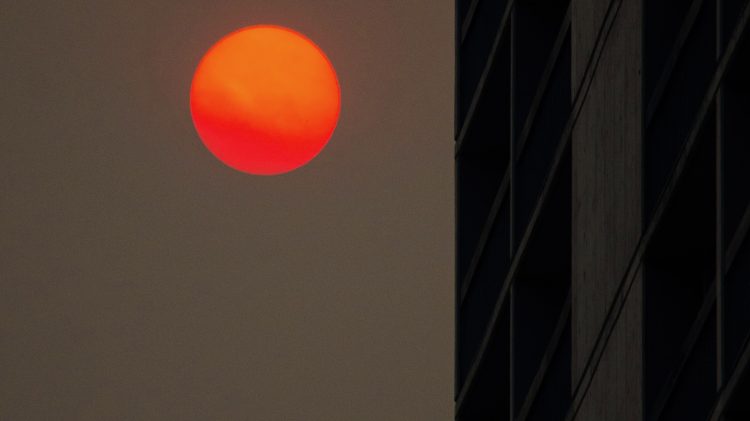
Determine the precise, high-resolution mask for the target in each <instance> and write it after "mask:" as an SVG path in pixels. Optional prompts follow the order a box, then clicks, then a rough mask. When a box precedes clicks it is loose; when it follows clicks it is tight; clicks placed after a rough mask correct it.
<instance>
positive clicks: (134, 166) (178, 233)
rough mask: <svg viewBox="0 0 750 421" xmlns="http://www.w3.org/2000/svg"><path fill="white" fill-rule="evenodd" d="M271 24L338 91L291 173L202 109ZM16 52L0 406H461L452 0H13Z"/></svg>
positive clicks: (342, 411)
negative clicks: (232, 147) (205, 137)
mask: <svg viewBox="0 0 750 421" xmlns="http://www.w3.org/2000/svg"><path fill="white" fill-rule="evenodd" d="M259 23H268V24H277V25H284V26H288V27H291V28H293V29H296V30H298V31H300V32H302V33H304V34H306V35H307V36H308V37H310V38H311V39H313V40H314V41H315V42H316V43H317V44H318V45H320V46H321V47H322V48H323V49H324V51H326V53H327V54H328V56H329V58H330V59H331V61H332V63H333V64H334V66H335V67H336V70H337V72H338V76H339V79H340V84H341V89H342V114H341V119H340V122H339V125H338V129H337V130H336V133H335V134H334V136H333V138H332V140H331V141H330V143H329V144H328V146H327V148H326V149H325V150H324V151H323V152H322V153H321V154H320V155H319V156H318V157H317V158H316V159H315V160H314V161H313V162H312V163H310V164H309V165H307V166H306V167H303V168H302V169H300V170H297V171H295V172H293V173H290V174H286V175H282V176H277V177H256V176H250V175H246V174H242V173H239V172H236V171H233V170H230V169H229V168H227V167H225V166H224V165H223V164H221V163H220V162H219V161H217V160H216V159H215V158H214V157H213V156H212V155H211V154H210V153H209V152H208V151H207V150H206V149H205V148H204V147H203V146H202V144H201V142H200V141H199V139H198V137H197V135H196V134H195V132H194V129H193V127H192V123H191V120H190V116H189V110H188V90H189V85H190V80H191V77H192V74H193V71H194V69H195V66H196V65H197V63H198V61H199V59H200V57H201V56H202V54H203V53H204V52H205V51H206V50H207V49H208V48H209V47H210V46H211V45H212V44H213V43H214V42H215V41H217V40H218V39H219V38H220V37H222V36H223V35H225V34H227V33H228V32H230V31H232V30H235V29H238V28H240V27H243V26H247V25H252V24H259ZM0 57H2V63H1V64H0V82H1V83H2V95H0V129H1V130H2V140H1V142H0V148H1V149H0V150H1V153H0V174H1V175H2V177H0V183H1V184H0V186H1V190H0V193H1V194H2V200H1V201H0V228H1V230H2V235H0V373H1V374H0V419H3V420H5V419H8V420H19V419H24V420H27V419H29V420H33V419H76V420H109V419H128V420H171V419H174V420H177V419H179V420H209V419H252V420H377V421H383V420H388V421H390V420H438V419H446V420H447V419H450V418H451V414H452V393H453V381H452V375H453V363H452V352H453V345H452V343H453V342H452V338H453V298H452V293H453V286H452V285H453V205H452V200H453V199H452V194H453V180H452V178H453V169H452V168H453V161H452V151H453V141H452V134H451V131H452V125H453V123H452V118H453V115H452V109H453V106H452V95H453V92H452V86H453V82H452V72H453V1H451V0H441V1H435V0H392V1H391V0H389V1H385V0H381V1H377V0H373V1H364V0H362V1H354V0H349V1H344V0H337V1H334V0H306V1H303V0H296V1H295V0H263V1H261V0H242V1H240V0H212V1H199V0H180V1H177V0H161V1H155V0H129V1H124V0H121V1H117V2H115V1H102V0H97V1H94V0H66V1H58V0H49V1H41V0H39V1H34V0H27V1H10V0H9V1H4V2H3V4H2V6H1V7H0Z"/></svg>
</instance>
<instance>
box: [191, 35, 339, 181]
mask: <svg viewBox="0 0 750 421" xmlns="http://www.w3.org/2000/svg"><path fill="white" fill-rule="evenodd" d="M190 112H191V115H192V118H193V124H194V125H195V129H196V131H197V132H198V135H199V136H200V138H201V140H202V141H203V143H204V144H205V146H206V148H208V150H209V151H211V153H212V154H213V155H214V156H216V158H218V159H219V160H220V161H222V162H223V163H225V164H226V165H228V166H229V167H231V168H234V169H236V170H239V171H242V172H246V173H250V174H257V175H275V174H282V173H286V172H289V171H292V170H294V169H296V168H299V167H301V166H303V165H305V164H306V163H308V162H310V160H312V159H313V158H314V157H315V156H316V155H318V153H319V152H320V151H321V150H322V149H323V147H325V145H326V144H327V143H328V140H329V139H330V138H331V135H332V134H333V131H334V129H335V128H336V124H337V123H338V119H339V114H340V112H341V92H340V89H339V84H338V78H337V76H336V71H335V70H334V68H333V65H332V64H331V62H330V61H329V60H328V57H326V55H325V53H323V51H322V50H321V49H320V48H319V47H318V46H317V45H315V43H313V42H312V41H311V40H309V39H308V38H307V37H305V36H304V35H302V34H300V33H298V32H295V31H293V30H291V29H287V28H283V27H279V26H270V25H262V26H250V27H246V28H243V29H240V30H238V31H235V32H232V33H231V34H229V35H227V36H225V37H224V38H222V39H220V40H219V41H218V42H217V43H216V44H214V45H213V46H212V47H211V48H210V49H209V50H208V52H207V53H206V54H205V56H203V59H202V60H201V61H200V63H199V64H198V67H197V69H196V70H195V75H194V76H193V82H192V85H191V87H190Z"/></svg>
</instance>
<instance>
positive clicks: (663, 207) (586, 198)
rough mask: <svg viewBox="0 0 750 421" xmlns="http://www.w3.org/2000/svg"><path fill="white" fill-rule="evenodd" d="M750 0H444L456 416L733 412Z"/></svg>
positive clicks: (745, 327) (743, 375)
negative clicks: (447, 7)
mask: <svg viewBox="0 0 750 421" xmlns="http://www.w3.org/2000/svg"><path fill="white" fill-rule="evenodd" d="M748 3H749V2H748V1H747V0H691V1H681V0H668V1H662V2H649V1H641V0H610V1H605V2H600V1H594V0H570V1H568V0H554V1H539V0H515V1H513V0H507V1H489V0H458V1H457V2H456V127H455V139H456V150H455V159H456V215H457V219H456V223H457V227H456V230H457V236H456V259H457V262H456V372H455V377H456V392H455V399H456V414H455V417H456V419H457V420H483V419H513V420H553V419H567V420H573V419H581V420H601V419H607V420H642V419H648V420H686V419H696V420H703V419H715V420H718V419H724V420H744V419H750V404H749V403H748V402H747V400H746V399H745V400H743V399H742V397H743V396H750V389H748V388H750V386H749V385H748V383H750V369H749V368H748V365H750V307H748V306H746V305H743V303H745V304H746V303H747V302H748V301H750V263H748V262H750V241H747V240H746V238H747V236H748V235H747V234H748V229H749V228H750V190H748V189H747V188H746V181H743V180H748V179H750V144H748V142H747V141H746V139H748V138H749V137H750V127H748V126H747V125H746V124H743V123H744V122H743V120H742V119H743V116H747V115H748V113H749V112H750V90H748V87H749V84H748V82H747V81H746V80H747V78H746V76H744V77H743V75H747V74H750V46H749V45H750V42H747V41H745V38H747V36H746V33H747V32H748V31H747V30H746V26H747V24H748V17H749V16H750V7H748Z"/></svg>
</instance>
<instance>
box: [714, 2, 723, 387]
mask: <svg viewBox="0 0 750 421" xmlns="http://www.w3.org/2000/svg"><path fill="white" fill-rule="evenodd" d="M722 3H723V0H716V62H718V61H719V60H720V59H721V56H722V53H723V50H724V48H723V36H722V32H723V25H722V21H723V8H722V5H723V4H722ZM722 90H723V87H722V86H721V85H720V86H719V88H718V90H717V91H716V97H715V107H716V139H715V141H716V180H715V182H716V227H715V229H716V245H715V249H716V390H717V391H719V390H721V388H722V387H723V385H724V215H723V214H724V192H723V190H724V188H723V185H724V182H723V178H724V177H723V172H724V130H723V116H724V101H723V95H722Z"/></svg>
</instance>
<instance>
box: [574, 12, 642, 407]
mask: <svg viewBox="0 0 750 421" xmlns="http://www.w3.org/2000/svg"><path fill="white" fill-rule="evenodd" d="M608 3H609V2H608V1H601V0H573V1H572V79H573V89H574V92H575V90H576V89H577V87H578V86H579V83H580V81H581V79H582V76H583V74H584V71H585V68H586V63H587V61H588V60H589V57H590V55H591V53H592V51H593V49H594V46H595V44H596V38H597V34H598V32H599V28H600V27H601V25H602V22H603V20H604V19H605V15H606V9H607V5H608ZM641 22H642V11H641V1H640V0H623V2H622V5H621V8H620V10H619V11H618V14H617V17H616V20H615V21H614V24H613V27H612V31H611V33H610V34H609V37H608V39H607V41H606V44H605V46H604V51H603V53H602V56H601V60H600V62H599V64H598V68H597V70H596V73H595V74H594V78H593V81H592V83H591V87H590V90H589V91H588V93H587V97H586V99H585V103H584V105H583V108H582V110H581V114H580V116H579V119H578V121H577V124H576V126H575V128H574V131H573V139H572V163H573V170H572V186H573V209H572V219H573V220H572V229H573V233H572V242H573V244H572V250H573V252H572V253H573V254H572V259H573V261H572V290H573V296H572V337H573V343H572V347H573V349H572V351H573V352H572V358H573V361H572V381H573V388H575V387H576V385H577V383H578V381H579V379H580V378H581V374H582V372H583V369H584V367H585V364H586V361H587V360H588V358H589V357H590V355H591V351H592V349H593V346H594V344H595V341H596V338H597V335H598V333H599V331H600V329H601V327H602V324H603V322H604V320H605V317H606V313H607V309H608V308H609V306H610V305H611V303H612V299H613V296H614V293H615V291H616V288H617V286H618V285H619V283H620V281H621V280H622V278H623V276H624V274H625V271H626V269H627V265H628V262H629V259H630V257H631V256H632V254H633V252H634V250H635V247H636V244H637V241H638V238H639V236H640V233H641V229H642V223H641V219H642V218H641V207H642V206H641V203H642V199H641V183H640V180H641V137H642V136H641V133H642V114H643V113H642V101H641ZM613 186H616V187H614V188H613ZM641 298H642V283H641V277H640V275H639V276H638V279H636V281H635V283H634V285H633V289H632V290H631V293H630V295H629V298H628V301H627V302H626V304H625V307H624V309H623V313H622V315H621V316H620V318H619V321H618V324H617V325H616V327H615V329H614V332H613V336H612V337H611V339H610V341H609V343H608V344H607V347H606V349H605V351H604V356H603V357H602V359H601V362H600V364H599V367H598V369H597V371H596V373H595V374H594V378H593V381H592V383H591V387H590V388H589V389H588V390H587V392H586V395H585V398H584V399H583V401H582V404H581V408H580V410H579V412H578V417H577V419H580V420H605V419H606V420H610V421H613V420H640V419H642V413H643V405H642V399H641V390H642V383H643V379H642V377H643V376H642V370H641V367H642V337H641V323H642V305H641Z"/></svg>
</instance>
